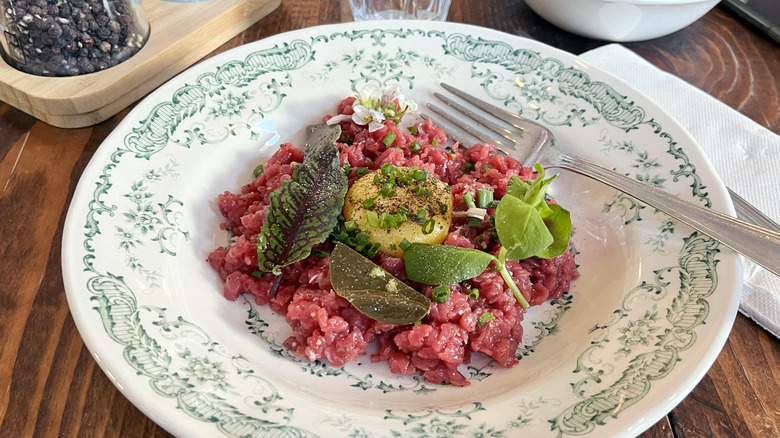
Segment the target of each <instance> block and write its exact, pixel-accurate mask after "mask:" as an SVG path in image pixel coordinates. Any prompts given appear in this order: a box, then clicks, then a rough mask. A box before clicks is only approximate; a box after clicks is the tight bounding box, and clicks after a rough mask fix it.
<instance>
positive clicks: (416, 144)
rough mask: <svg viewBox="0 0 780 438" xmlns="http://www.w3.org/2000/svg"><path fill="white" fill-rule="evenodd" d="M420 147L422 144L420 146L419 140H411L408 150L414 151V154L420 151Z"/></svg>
mask: <svg viewBox="0 0 780 438" xmlns="http://www.w3.org/2000/svg"><path fill="white" fill-rule="evenodd" d="M421 148H422V146H420V142H419V141H417V140H415V141H413V142H412V145H411V146H409V150H410V151H412V152H413V153H415V154H416V153H417V152H420V149H421Z"/></svg>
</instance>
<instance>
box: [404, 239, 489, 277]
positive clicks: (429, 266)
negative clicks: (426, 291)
mask: <svg viewBox="0 0 780 438" xmlns="http://www.w3.org/2000/svg"><path fill="white" fill-rule="evenodd" d="M493 260H495V257H493V256H492V255H491V254H488V253H486V252H483V251H480V250H478V249H470V248H460V247H457V246H449V245H431V244H425V243H412V244H411V245H409V247H408V248H407V249H406V250H404V267H405V269H406V276H407V277H408V278H409V279H410V280H412V281H416V282H418V283H424V284H435V285H439V284H453V283H460V282H461V281H464V280H468V279H470V278H474V277H476V276H477V275H479V274H481V273H482V271H484V270H485V268H487V266H488V265H489V264H490V262H491V261H493Z"/></svg>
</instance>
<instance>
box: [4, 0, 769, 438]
mask: <svg viewBox="0 0 780 438" xmlns="http://www.w3.org/2000/svg"><path fill="white" fill-rule="evenodd" d="M448 19H449V20H450V21H454V22H464V23H470V24H476V25H482V26H486V27H490V28H494V29H498V30H502V31H505V32H508V33H511V34H515V35H521V36H527V37H530V38H533V39H536V40H539V41H541V42H544V43H547V44H550V45H552V46H555V47H558V48H561V49H563V50H567V51H570V52H572V53H575V54H579V53H582V52H584V51H586V50H589V49H592V48H595V47H598V46H600V45H603V44H605V42H602V41H596V40H591V39H586V38H581V37H578V36H575V35H572V34H569V33H567V32H564V31H561V30H559V29H557V28H555V27H553V26H551V25H550V24H548V23H547V22H545V21H544V20H542V19H541V18H539V17H538V16H537V15H536V14H535V13H534V12H533V11H531V10H530V9H529V8H528V7H527V6H526V5H525V4H524V2H523V1H521V0H491V1H484V0H453V5H452V8H451V10H450V14H449V18H448ZM350 20H351V16H350V13H349V6H348V2H347V0H284V1H283V2H282V5H281V6H280V7H279V8H278V9H276V10H275V11H274V12H272V13H271V14H269V15H268V16H267V17H265V18H263V19H262V20H260V21H259V22H258V23H256V24H255V25H253V26H252V27H250V28H248V29H247V30H246V31H244V32H242V33H241V34H239V35H238V36H236V37H235V38H232V39H231V40H229V41H228V42H227V43H226V44H224V45H223V46H221V47H220V48H219V49H218V50H217V51H215V52H214V53H212V54H209V55H208V56H213V55H214V54H216V53H219V52H223V51H225V50H228V49H230V48H233V47H236V46H239V45H241V44H244V43H247V42H251V41H255V40H258V39H261V38H265V37H268V36H271V35H274V34H277V33H279V32H284V31H289V30H294V29H299V28H303V27H308V26H314V25H317V24H328V23H338V22H344V21H350ZM625 45H626V46H627V47H628V48H630V49H631V50H633V51H635V52H636V53H638V54H639V55H641V56H642V57H644V58H645V59H647V60H649V61H650V62H651V63H653V64H655V65H657V66H658V67H660V68H661V69H663V70H666V71H669V72H671V73H673V74H675V75H677V76H679V77H681V78H683V79H685V80H686V81H688V82H690V83H692V84H693V85H695V86H696V87H698V88H700V89H702V90H703V91H705V92H706V93H708V94H710V95H712V96H714V97H715V98H717V99H719V100H721V101H723V102H725V103H726V104H728V105H729V106H731V107H733V108H735V109H736V110H738V111H740V112H741V113H743V114H745V115H746V116H748V117H750V118H751V119H753V120H755V121H756V122H757V123H759V124H761V125H763V126H766V127H767V128H769V129H770V130H772V131H773V132H775V133H780V97H778V90H779V89H780V47H778V46H777V45H775V44H773V43H772V42H771V41H770V40H769V39H768V38H765V37H763V36H762V35H761V34H759V33H757V32H756V31H755V30H754V29H753V28H751V27H750V26H749V25H746V24H743V23H742V22H741V21H739V20H738V19H737V18H735V17H734V16H732V15H731V14H730V13H729V12H728V11H727V10H726V9H723V8H721V7H716V8H715V9H713V10H712V11H711V12H710V13H708V14H707V15H705V16H704V17H703V18H702V19H701V20H699V21H697V22H695V23H694V24H692V25H691V26H689V27H687V28H685V29H683V30H681V31H679V32H676V33H674V34H672V35H669V36H666V37H663V38H658V39H654V40H650V41H645V42H638V43H629V44H625ZM128 110H129V108H128V109H126V110H124V111H122V112H120V113H119V114H117V115H116V116H114V117H111V118H110V119H108V120H106V121H105V122H103V123H100V124H98V125H95V126H91V127H87V128H79V129H61V128H55V127H52V126H50V125H47V124H46V123H43V122H40V121H38V120H36V119H34V118H33V117H31V116H29V115H27V114H25V113H24V112H22V111H20V110H18V109H15V108H13V107H11V106H9V105H7V104H5V103H2V102H0V160H1V161H0V257H2V258H1V259H0V437H28V436H41V437H49V436H63V437H92V436H96V437H102V436H108V437H164V436H170V435H169V434H168V433H167V432H166V431H164V430H163V429H161V428H160V427H158V426H157V425H156V424H155V423H154V422H153V421H152V420H150V419H149V418H148V417H146V416H145V415H144V414H143V413H142V412H141V411H139V410H138V409H137V408H136V407H135V406H133V405H132V404H131V403H130V402H129V401H128V400H127V399H126V398H125V397H124V396H123V395H122V394H121V393H120V392H119V391H118V390H117V389H116V388H115V387H114V386H113V385H112V384H111V382H110V381H109V380H108V378H107V377H106V376H105V374H103V372H102V371H101V370H100V368H99V367H98V365H97V363H96V362H95V360H94V359H93V358H92V356H91V355H90V353H89V352H88V350H87V349H86V347H85V346H84V344H83V342H82V340H81V337H80V336H79V333H78V331H77V329H76V326H75V324H74V321H73V319H72V317H71V315H70V313H69V310H68V306H67V302H66V299H65V293H64V289H63V283H62V273H61V269H60V264H61V258H60V250H61V238H62V229H63V221H64V218H65V215H66V213H67V208H68V205H69V202H70V199H71V196H72V195H73V191H74V189H75V186H76V183H77V182H78V179H79V177H80V175H81V173H82V171H83V170H84V168H85V166H86V165H87V163H88V162H89V160H90V158H91V157H92V155H93V153H94V152H95V150H96V149H97V148H98V146H99V145H100V144H101V142H102V141H103V140H104V139H105V138H106V136H108V134H109V133H110V132H111V131H112V130H113V129H114V128H115V127H116V125H117V124H118V123H119V122H120V121H121V120H122V118H123V117H124V116H125V115H126V114H127V111H128ZM642 436H643V437H677V438H680V437H778V436H780V341H779V340H778V339H777V338H775V337H774V336H772V335H770V334H768V333H767V332H766V331H764V330H763V329H761V328H760V327H759V326H757V325H756V324H755V323H753V322H752V321H751V320H749V319H747V318H746V317H744V316H742V315H741V314H740V315H739V316H738V317H737V320H736V323H735V325H734V327H733V330H732V332H731V335H730V336H729V339H728V342H727V343H726V345H725V347H724V348H723V350H722V352H721V353H720V355H719V356H718V358H717V360H716V362H715V363H714V365H713V366H712V368H711V369H710V370H709V372H708V373H707V374H706V376H705V377H704V378H703V379H702V381H701V382H700V383H699V384H698V386H696V388H695V389H694V390H693V392H692V393H691V394H689V395H688V396H687V397H686V398H685V399H684V400H683V401H682V402H681V403H680V404H679V405H678V406H677V407H676V408H675V409H674V410H673V411H672V412H670V413H669V414H668V415H667V416H666V417H664V418H663V419H662V420H661V421H659V422H658V423H657V424H655V425H654V426H653V427H651V428H650V429H648V430H647V431H645V432H644V433H643V434H642Z"/></svg>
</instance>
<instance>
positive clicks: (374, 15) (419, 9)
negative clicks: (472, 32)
mask: <svg viewBox="0 0 780 438" xmlns="http://www.w3.org/2000/svg"><path fill="white" fill-rule="evenodd" d="M451 3H452V0H349V5H350V7H352V16H353V17H354V19H355V21H362V20H387V19H409V20H433V21H444V20H446V19H447V12H448V11H449V9H450V4H451Z"/></svg>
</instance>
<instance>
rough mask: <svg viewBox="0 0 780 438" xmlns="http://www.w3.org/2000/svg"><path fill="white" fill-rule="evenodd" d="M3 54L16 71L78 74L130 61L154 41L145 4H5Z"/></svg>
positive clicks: (0, 26) (98, 0) (86, 0)
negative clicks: (150, 34) (144, 46)
mask: <svg viewBox="0 0 780 438" xmlns="http://www.w3.org/2000/svg"><path fill="white" fill-rule="evenodd" d="M0 13H1V14H2V15H0V31H2V35H0V54H1V55H2V57H3V59H4V60H5V62H7V63H8V64H9V65H10V66H12V67H14V68H16V69H17V70H20V71H23V72H25V73H30V74H33V75H38V76H75V75H81V74H87V73H93V72H96V71H100V70H105V69H107V68H109V67H112V66H115V65H117V64H119V63H121V62H122V61H125V60H127V59H129V58H130V57H131V56H133V55H134V54H135V53H137V52H138V51H139V50H140V49H141V47H143V45H144V44H145V43H146V41H147V40H148V38H149V32H150V29H149V22H148V21H147V19H146V14H145V13H144V10H143V7H142V5H141V2H140V0H0Z"/></svg>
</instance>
